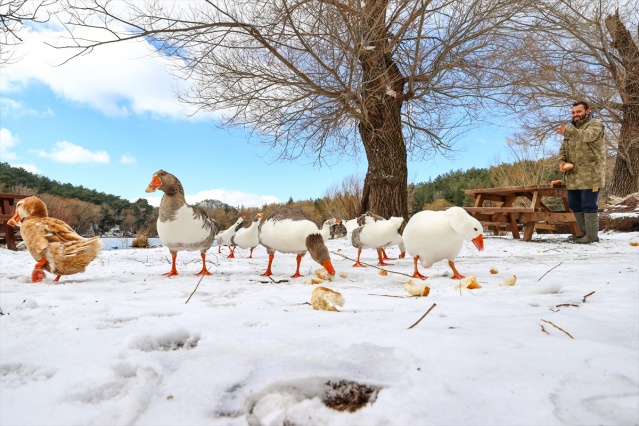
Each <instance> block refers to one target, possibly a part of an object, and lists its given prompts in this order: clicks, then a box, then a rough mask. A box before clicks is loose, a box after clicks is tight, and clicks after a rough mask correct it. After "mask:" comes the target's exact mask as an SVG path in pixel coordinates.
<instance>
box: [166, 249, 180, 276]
mask: <svg viewBox="0 0 639 426" xmlns="http://www.w3.org/2000/svg"><path fill="white" fill-rule="evenodd" d="M176 257H177V253H171V259H172V262H171V270H170V271H169V272H167V273H166V274H162V275H164V276H165V277H172V276H174V275H178V272H177V269H175V258H176Z"/></svg>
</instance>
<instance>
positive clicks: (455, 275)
mask: <svg viewBox="0 0 639 426" xmlns="http://www.w3.org/2000/svg"><path fill="white" fill-rule="evenodd" d="M448 266H450V269H452V270H453V276H452V277H451V278H452V279H454V280H460V279H462V278H464V276H463V275H462V274H460V273H459V272H457V269H456V268H455V262H453V261H452V260H449V261H448Z"/></svg>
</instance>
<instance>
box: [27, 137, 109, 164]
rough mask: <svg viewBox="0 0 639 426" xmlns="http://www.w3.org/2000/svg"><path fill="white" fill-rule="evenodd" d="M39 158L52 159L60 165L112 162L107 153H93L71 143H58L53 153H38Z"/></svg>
mask: <svg viewBox="0 0 639 426" xmlns="http://www.w3.org/2000/svg"><path fill="white" fill-rule="evenodd" d="M38 156H39V157H44V158H50V159H52V160H53V161H57V162H58V163H66V164H77V163H104V164H108V163H109V161H110V158H109V154H108V153H107V152H106V151H95V152H91V151H89V150H88V149H86V148H83V147H81V146H78V145H75V144H72V143H71V142H67V141H61V142H56V144H55V148H54V149H53V151H51V152H46V151H42V150H40V151H38Z"/></svg>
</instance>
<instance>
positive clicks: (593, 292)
mask: <svg viewBox="0 0 639 426" xmlns="http://www.w3.org/2000/svg"><path fill="white" fill-rule="evenodd" d="M593 294H595V291H594V290H593V291H591V292H590V293H588V294H586V295H585V296H584V299H583V300H582V302H583V303H586V297H588V296H592V295H593Z"/></svg>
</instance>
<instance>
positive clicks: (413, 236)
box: [403, 207, 484, 279]
mask: <svg viewBox="0 0 639 426" xmlns="http://www.w3.org/2000/svg"><path fill="white" fill-rule="evenodd" d="M483 232H484V230H483V228H482V226H481V223H479V221H478V220H477V219H475V218H474V217H472V216H471V215H469V214H468V213H467V212H466V210H464V209H463V208H461V207H451V208H449V209H448V210H445V211H431V210H424V211H421V212H419V213H416V214H414V215H413V216H412V217H411V218H410V220H409V221H408V223H407V224H406V228H404V234H403V239H404V244H405V245H406V251H407V252H408V254H410V255H411V256H413V262H414V264H415V270H414V273H413V277H414V278H421V279H426V278H427V277H426V276H424V275H422V274H420V273H419V271H418V268H417V262H418V261H421V264H422V266H423V267H424V268H430V267H431V266H433V264H434V263H435V262H439V261H440V260H448V265H449V266H450V268H451V269H452V270H453V276H452V277H451V278H453V279H461V278H464V276H463V275H461V274H460V273H459V272H458V271H457V269H456V268H455V259H456V258H457V255H458V254H459V252H460V251H461V248H462V245H463V242H464V240H468V241H472V242H473V244H474V245H475V247H477V249H478V250H479V251H481V250H483V249H484V237H483Z"/></svg>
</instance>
